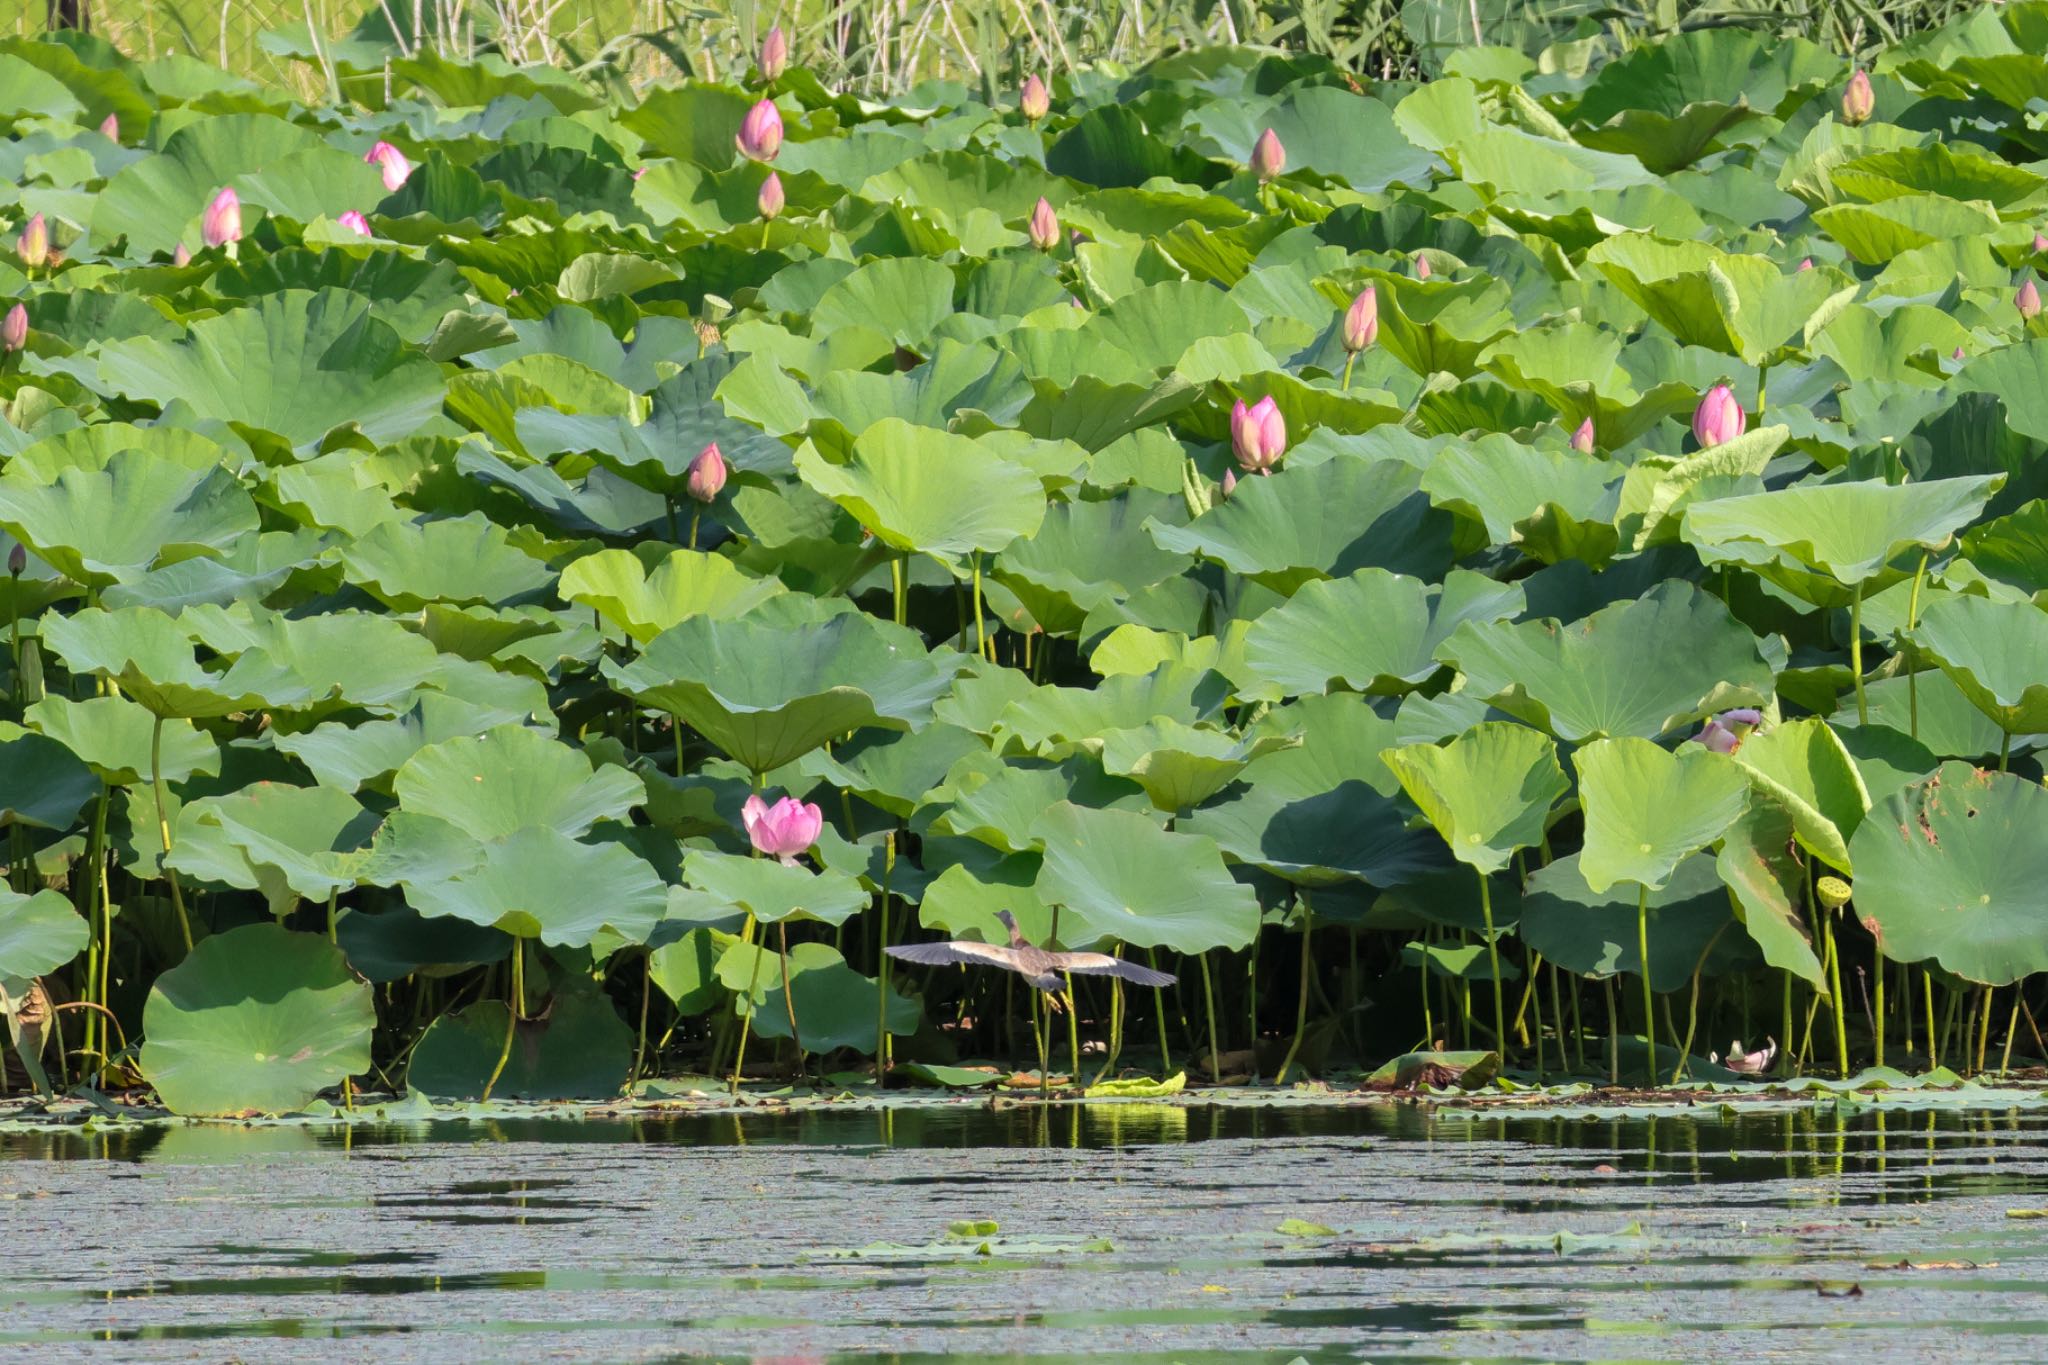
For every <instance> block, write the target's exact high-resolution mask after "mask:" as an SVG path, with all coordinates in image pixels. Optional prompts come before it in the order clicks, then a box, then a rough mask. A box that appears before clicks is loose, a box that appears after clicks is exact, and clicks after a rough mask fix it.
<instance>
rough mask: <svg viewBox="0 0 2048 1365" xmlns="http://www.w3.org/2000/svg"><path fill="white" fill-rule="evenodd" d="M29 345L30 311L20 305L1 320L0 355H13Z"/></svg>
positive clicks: (10, 310) (8, 311) (16, 305)
mask: <svg viewBox="0 0 2048 1365" xmlns="http://www.w3.org/2000/svg"><path fill="white" fill-rule="evenodd" d="M26 345H28V309H26V308H24V307H22V306H21V305H20V304H18V303H17V304H15V305H14V307H12V308H10V309H8V310H7V316H6V317H5V318H0V355H13V354H14V353H15V352H16V351H18V350H20V349H21V348H22V347H24V346H26Z"/></svg>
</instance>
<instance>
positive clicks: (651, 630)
mask: <svg viewBox="0 0 2048 1365" xmlns="http://www.w3.org/2000/svg"><path fill="white" fill-rule="evenodd" d="M556 591H557V592H558V593H560V594H561V596H562V599H563V600H564V601H568V602H581V603H582V604H583V605H585V606H587V607H590V608H593V609H594V610H595V611H596V612H597V613H598V615H600V616H602V617H604V618H605V619H606V620H608V621H611V622H614V623H615V624H617V625H618V626H620V627H621V628H623V629H624V630H625V632H626V633H627V634H628V635H630V636H632V637H633V639H634V640H635V641H636V642H638V643H640V644H646V643H647V642H648V641H649V640H652V639H653V638H654V637H655V636H657V635H659V634H661V632H663V631H664V630H667V629H668V628H669V627H671V626H675V625H680V624H681V623H682V622H684V621H686V620H688V619H689V618H690V617H692V616H712V617H718V618H720V619H730V618H732V617H735V616H744V615H746V614H747V612H749V611H750V610H752V609H753V608H754V607H755V606H757V605H759V604H760V603H762V602H765V601H767V600H768V599H769V598H771V597H774V596H777V595H778V594H780V593H781V592H782V591H783V587H782V584H781V583H779V582H777V581H776V580H775V579H773V578H753V577H750V576H749V575H748V574H746V573H745V572H743V571H742V570H740V569H739V567H738V566H736V565H735V564H734V563H733V562H732V561H731V560H730V559H727V558H726V557H725V556H723V555H714V554H706V553H704V552H703V551H701V550H676V551H673V552H672V553H670V555H669V557H668V558H667V559H665V560H663V561H661V563H659V564H658V565H656V566H655V567H654V570H653V571H652V572H649V571H648V570H647V568H646V567H645V566H644V565H643V564H642V563H641V561H640V559H639V558H638V557H637V556H636V555H634V554H632V553H631V552H629V551H626V550H600V551H598V552H597V553H596V554H594V555H585V556H584V557H583V558H581V559H579V560H577V561H576V562H575V563H573V564H571V565H570V566H569V567H568V568H566V569H564V570H562V578H561V582H560V583H559V584H558V585H557V588H556Z"/></svg>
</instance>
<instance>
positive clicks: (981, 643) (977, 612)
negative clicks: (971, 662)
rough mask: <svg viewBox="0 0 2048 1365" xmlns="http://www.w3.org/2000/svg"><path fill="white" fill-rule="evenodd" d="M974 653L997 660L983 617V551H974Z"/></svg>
mask: <svg viewBox="0 0 2048 1365" xmlns="http://www.w3.org/2000/svg"><path fill="white" fill-rule="evenodd" d="M974 653H975V655H976V657H978V658H983V659H987V660H988V661H989V662H990V663H994V662H995V661H996V656H995V655H994V654H993V653H992V652H990V650H989V647H988V631H987V629H986V628H985V627H984V626H983V624H982V619H981V551H979V550H976V551H975V552H974Z"/></svg>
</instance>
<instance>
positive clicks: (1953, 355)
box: [1948, 346, 1963, 360]
mask: <svg viewBox="0 0 2048 1365" xmlns="http://www.w3.org/2000/svg"><path fill="white" fill-rule="evenodd" d="M1948 358H1949V359H1950V360H1961V359H1962V358H1963V348H1962V347H1960V346H1958V347H1956V348H1955V349H1954V350H1953V351H1950V352H1949V354H1948Z"/></svg>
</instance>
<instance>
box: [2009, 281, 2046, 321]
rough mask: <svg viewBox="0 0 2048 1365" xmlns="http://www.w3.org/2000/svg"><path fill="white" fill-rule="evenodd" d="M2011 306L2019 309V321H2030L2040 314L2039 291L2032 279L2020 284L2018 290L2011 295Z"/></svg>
mask: <svg viewBox="0 0 2048 1365" xmlns="http://www.w3.org/2000/svg"><path fill="white" fill-rule="evenodd" d="M2012 303H2013V307H2015V308H2017V309H2019V310H2020V321H2022V322H2032V321H2033V320H2034V319H2035V318H2037V317H2040V316H2041V291H2040V289H2039V288H2038V287H2036V285H2035V284H2034V282H2033V281H2032V280H2028V281H2027V282H2026V283H2025V284H2023V285H2021V286H2020V292H2019V293H2017V294H2015V295H2013V297H2012Z"/></svg>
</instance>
